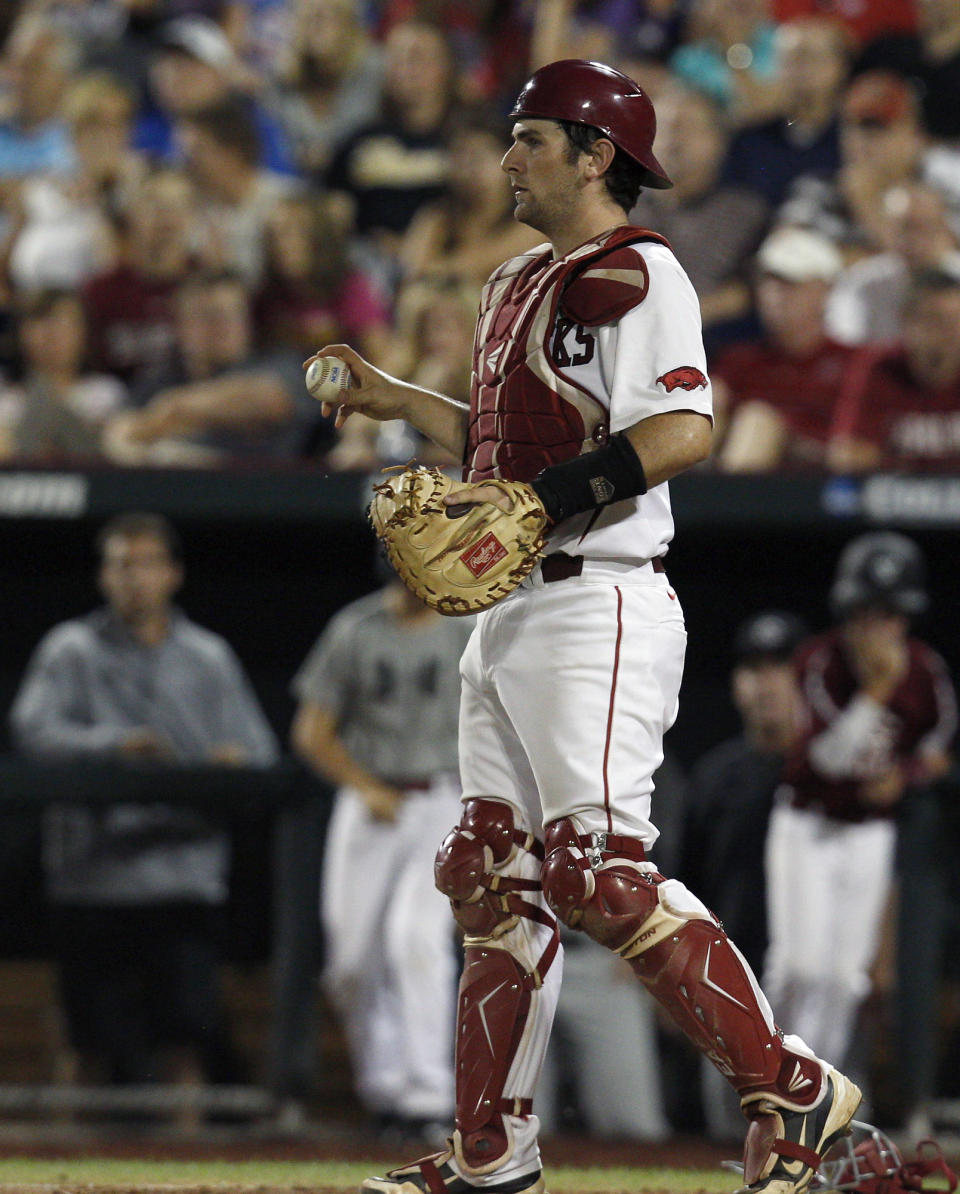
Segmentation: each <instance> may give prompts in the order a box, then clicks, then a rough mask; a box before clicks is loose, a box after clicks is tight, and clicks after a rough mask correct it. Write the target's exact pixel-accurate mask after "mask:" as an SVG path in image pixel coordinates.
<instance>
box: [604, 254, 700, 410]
mask: <svg viewBox="0 0 960 1194" xmlns="http://www.w3.org/2000/svg"><path fill="white" fill-rule="evenodd" d="M643 256H644V260H645V262H646V268H647V273H648V276H649V285H648V289H647V294H646V296H645V297H644V300H643V302H641V303H639V304H638V305H637V306H635V307H633V308H632V309H631V310H629V311H628V312H627V313H626V314H625V315H624V316H623V317H622V318H621V319H620V320H618V321H617V322H616V323H615V324H611V325H609V326H607V327H604V328H601V329H599V337H598V338H599V347H600V358H601V368H602V369H603V370H604V373H605V374H606V377H605V380H606V383H607V387H608V389H609V393H610V429H611V431H621V430H623V429H624V428H626V427H630V426H632V425H633V424H634V423H638V422H640V420H642V419H647V418H650V416H651V415H660V414H666V413H669V412H670V411H680V410H690V411H695V412H697V413H698V414H702V415H706V416H707V418H709V419H711V420H712V418H713V391H712V388H711V385H710V379H709V377H708V376H707V361H706V354H705V352H704V347H703V331H702V326H701V322H700V303H699V301H698V299H697V295H696V292H695V291H694V289H693V285H692V284H691V282H690V279H689V278H688V277H687V275H686V274H685V273H684V271H683V269H682V268H681V266H680V264H679V262H678V261H677V259H676V258H675V257H674V255H673V254H672V253H671V252H670V250H669V249H667V248H666V247H665V246H662V245H644V246H643Z"/></svg>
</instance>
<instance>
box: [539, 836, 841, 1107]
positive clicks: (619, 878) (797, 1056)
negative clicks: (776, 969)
mask: <svg viewBox="0 0 960 1194" xmlns="http://www.w3.org/2000/svg"><path fill="white" fill-rule="evenodd" d="M542 882H543V890H544V895H545V896H546V898H547V902H548V903H549V904H550V907H551V908H553V910H554V911H555V912H556V913H557V915H558V916H559V917H560V919H561V920H562V921H564V923H565V924H568V925H572V926H574V927H576V928H579V929H581V930H582V931H583V932H585V933H586V934H587V935H588V936H590V937H592V938H593V939H594V940H595V941H599V942H600V943H601V944H602V945H605V946H606V947H607V948H608V949H611V950H614V951H615V952H616V953H618V954H620V955H621V956H622V957H624V958H625V959H626V960H627V961H628V962H629V963H630V966H631V967H632V969H633V970H634V972H635V973H636V975H637V976H638V977H639V979H640V980H641V982H642V983H643V984H644V986H645V987H646V988H647V990H649V991H650V993H651V994H652V995H653V996H654V998H655V999H656V1000H657V1001H658V1003H660V1005H661V1006H662V1007H663V1009H664V1010H665V1011H666V1012H668V1013H669V1015H670V1016H671V1017H672V1018H673V1019H674V1020H675V1021H676V1023H677V1025H678V1026H679V1027H680V1028H681V1029H682V1030H683V1032H684V1033H685V1035H686V1036H687V1037H688V1039H689V1040H690V1041H691V1043H692V1044H694V1045H695V1046H696V1047H697V1048H698V1049H700V1051H701V1052H702V1053H704V1054H706V1056H707V1057H709V1058H710V1060H711V1061H712V1062H713V1063H714V1065H716V1066H717V1068H718V1069H719V1070H720V1071H721V1073H723V1074H724V1075H725V1076H726V1077H727V1078H728V1079H729V1081H730V1082H731V1084H732V1085H733V1086H734V1087H735V1088H736V1090H738V1091H739V1092H740V1094H741V1095H743V1096H747V1097H756V1098H760V1097H764V1098H768V1099H774V1100H775V1101H778V1102H779V1103H780V1104H781V1105H783V1106H806V1105H808V1102H809V1101H810V1100H811V1099H814V1098H816V1097H818V1095H819V1092H820V1090H821V1088H822V1073H821V1069H820V1065H819V1062H818V1061H817V1059H816V1058H815V1057H813V1056H812V1055H809V1056H807V1055H806V1054H805V1053H804V1052H803V1051H802V1050H797V1049H793V1048H785V1047H784V1043H783V1036H782V1034H781V1033H780V1032H779V1031H778V1029H777V1027H776V1025H775V1024H774V1022H773V1016H772V1013H771V1012H770V1008H769V1005H768V1004H767V1001H766V998H765V997H764V995H763V993H762V992H761V991H760V988H759V987H758V986H757V983H756V979H755V978H754V977H753V974H752V973H751V971H750V968H749V967H748V966H747V964H746V962H745V961H744V959H743V956H742V955H741V954H740V952H739V950H737V948H736V946H734V944H733V942H732V941H730V940H729V938H728V937H727V935H726V933H725V932H724V931H723V927H722V925H721V924H720V922H719V921H718V920H717V918H716V917H715V916H714V915H713V914H712V913H711V912H710V911H709V909H708V908H707V907H706V906H705V905H704V904H703V903H701V901H700V900H698V899H697V898H696V896H694V895H693V894H692V893H691V892H689V891H688V890H687V889H686V887H684V885H683V884H682V883H679V882H678V881H677V880H676V879H665V878H664V877H663V876H662V875H661V874H659V873H658V872H657V871H656V870H654V869H653V867H652V865H651V864H650V863H648V862H646V860H645V857H644V852H643V847H642V845H641V843H640V842H638V841H636V840H634V839H631V838H624V837H620V836H619V835H615V834H581V833H580V832H579V826H578V825H577V824H576V822H575V821H574V820H573V819H572V818H564V819H563V820H560V821H555V822H552V823H551V824H550V825H548V826H547V835H546V859H545V861H544V864H543V868H542Z"/></svg>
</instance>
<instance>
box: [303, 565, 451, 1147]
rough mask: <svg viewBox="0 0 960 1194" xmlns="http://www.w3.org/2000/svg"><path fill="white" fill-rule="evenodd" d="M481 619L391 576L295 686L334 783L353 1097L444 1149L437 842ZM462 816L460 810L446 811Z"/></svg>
mask: <svg viewBox="0 0 960 1194" xmlns="http://www.w3.org/2000/svg"><path fill="white" fill-rule="evenodd" d="M472 622H473V619H471V618H444V617H441V616H440V615H439V614H436V613H434V612H433V611H432V610H430V609H428V608H427V607H426V606H425V605H422V604H421V602H420V601H419V600H418V599H417V598H416V597H414V596H413V595H412V594H411V593H410V592H408V591H407V589H406V588H405V587H404V586H403V585H402V584H401V582H400V581H399V580H397V579H396V577H393V579H392V580H391V581H390V582H389V583H388V584H387V585H386V587H385V588H383V589H382V590H380V591H379V592H376V593H372V594H370V595H369V596H367V597H363V598H361V599H360V600H359V601H355V602H352V603H351V604H350V605H348V606H346V607H345V608H343V609H342V610H340V611H339V613H337V614H336V615H335V616H334V617H333V618H332V619H331V620H330V622H329V623H328V624H327V626H326V628H325V629H324V631H323V633H322V634H321V636H320V638H319V640H318V641H317V643H316V645H315V646H314V648H313V650H312V651H311V652H310V654H309V656H308V657H307V659H306V662H305V663H304V665H303V667H302V668H301V669H300V671H299V672H298V674H297V676H296V678H295V679H294V682H293V689H294V693H295V695H296V697H297V698H298V700H299V707H298V710H297V715H296V718H295V720H294V725H293V746H294V749H295V750H296V752H297V753H298V754H299V755H300V756H301V757H302V758H303V759H304V760H305V762H306V763H307V764H308V765H309V766H310V767H312V768H313V769H314V770H315V771H317V772H318V773H319V774H320V775H322V776H323V777H324V778H325V779H327V780H329V781H330V782H331V783H333V784H335V785H337V787H338V789H339V790H338V793H337V798H336V803H335V805H334V810H333V814H332V817H331V821H330V826H329V829H328V832H327V841H326V848H325V852H324V860H323V872H322V873H323V879H322V898H321V905H322V919H323V927H324V933H325V943H326V969H325V976H324V977H325V981H326V985H327V989H328V991H329V993H330V996H331V998H332V1000H333V1002H334V1004H335V1006H336V1007H337V1009H338V1011H339V1013H340V1016H341V1019H342V1021H343V1024H344V1027H345V1030H346V1034H347V1039H348V1044H349V1048H350V1053H351V1060H352V1062H353V1069H354V1077H355V1082H356V1087H357V1093H358V1095H359V1096H360V1099H361V1101H362V1102H363V1103H364V1105H365V1106H366V1108H367V1109H368V1110H369V1111H370V1112H371V1113H372V1114H373V1115H374V1116H375V1117H376V1118H377V1120H378V1122H379V1123H380V1125H381V1126H382V1127H383V1128H385V1129H387V1130H388V1132H389V1133H390V1134H392V1135H400V1136H408V1137H410V1138H417V1139H421V1140H423V1141H425V1142H426V1143H430V1144H436V1143H438V1141H439V1136H440V1134H441V1133H443V1132H444V1131H445V1127H444V1125H445V1123H446V1121H447V1119H448V1118H449V1115H450V1113H451V1110H452V1107H453V1028H454V1013H455V996H456V959H455V955H454V949H453V926H452V924H451V922H450V915H449V907H448V904H447V901H446V899H445V898H444V896H442V895H441V894H440V892H438V891H437V890H436V888H435V887H434V883H433V855H434V853H435V845H434V843H435V841H436V840H439V839H440V838H442V837H443V835H444V834H445V833H446V832H447V831H448V830H449V828H450V825H451V824H454V823H455V822H456V819H457V817H458V816H459V814H460V806H459V797H460V784H459V774H458V764H457V720H458V711H459V705H460V672H459V662H460V656H461V654H462V653H463V649H464V647H465V646H466V641H467V639H468V637H469V635H470V631H471V629H472ZM451 818H452V820H451Z"/></svg>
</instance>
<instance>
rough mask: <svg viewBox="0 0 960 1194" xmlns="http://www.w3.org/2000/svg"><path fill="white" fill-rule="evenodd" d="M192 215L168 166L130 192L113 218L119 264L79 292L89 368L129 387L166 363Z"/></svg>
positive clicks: (186, 267)
mask: <svg viewBox="0 0 960 1194" xmlns="http://www.w3.org/2000/svg"><path fill="white" fill-rule="evenodd" d="M196 211H197V204H196V196H195V194H194V191H193V187H192V185H191V183H190V181H189V179H187V178H186V177H185V176H184V175H183V174H182V173H181V172H180V171H178V170H173V169H171V168H170V167H164V168H161V169H160V170H158V171H156V172H155V173H153V174H150V175H148V176H147V177H146V178H145V179H144V180H143V181H142V182H141V184H140V185H139V187H137V188H136V189H135V190H134V192H133V197H132V199H131V202H130V205H129V207H128V208H127V210H126V212H125V214H124V216H123V218H122V221H121V251H120V260H119V261H118V263H117V264H116V265H115V266H113V268H111V269H109V270H107V271H106V272H105V273H102V274H98V275H96V276H95V277H93V278H91V280H90V281H89V282H88V283H87V284H86V286H85V287H84V288H83V300H84V305H85V307H86V310H87V320H88V323H89V328H90V358H91V363H92V365H93V366H94V368H97V369H99V370H101V371H102V372H104V373H113V374H116V376H118V377H119V378H121V379H122V380H123V381H125V382H127V383H128V384H130V383H132V382H133V381H134V380H135V379H136V378H137V377H138V375H139V374H140V373H142V372H144V371H147V370H150V369H156V368H159V367H160V366H161V365H162V363H163V362H164V361H165V360H166V358H167V355H168V354H169V352H170V350H171V348H172V345H173V339H174V329H173V310H172V298H173V294H174V292H175V290H176V288H177V286H179V284H180V283H181V282H182V281H183V279H184V278H185V277H186V276H187V274H188V273H189V271H190V270H191V269H193V268H195V267H196V265H197V264H198V255H197V252H196V250H197V249H198V248H199V246H198V245H196V243H195V239H194V238H195V235H196Z"/></svg>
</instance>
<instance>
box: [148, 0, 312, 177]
mask: <svg viewBox="0 0 960 1194" xmlns="http://www.w3.org/2000/svg"><path fill="white" fill-rule="evenodd" d="M150 82H151V96H152V98H153V100H154V102H153V104H149V105H146V106H145V107H144V110H143V112H142V114H141V117H140V121H139V123H138V127H137V133H136V144H137V146H138V148H140V149H143V150H144V151H145V152H147V153H149V154H150V155H151V156H153V157H157V158H161V159H165V160H174V161H175V160H176V159H177V155H178V146H177V143H176V137H177V124H178V122H179V121H180V120H182V119H183V118H184V117H186V116H189V115H191V114H192V113H194V112H197V111H199V110H200V109H208V108H215V107H218V106H220V105H226V104H230V105H232V106H233V107H234V109H235V110H236V111H237V112H238V117H237V118H238V119H242V120H243V122H244V124H249V125H250V126H251V127H252V129H253V130H254V134H255V136H254V137H253V138H252V140H253V143H254V144H255V145H256V152H257V157H256V164H257V165H258V166H262V167H264V169H268V170H273V171H276V172H278V173H281V174H291V173H295V172H296V164H295V162H294V158H293V153H292V151H291V148H290V145H289V144H288V142H287V138H286V134H285V133H284V130H283V127H282V126H281V125H280V123H279V122H278V121H277V120H276V119H275V118H274V116H273V115H272V114H271V112H270V111H269V110H268V108H267V107H266V105H264V104H263V103H261V101H260V100H259V99H258V98H257V97H256V95H255V94H252V91H253V87H254V80H253V79H251V78H250V77H249V74H248V71H247V68H246V67H245V65H244V64H243V62H242V61H241V59H240V58H239V57H238V55H237V53H236V51H235V49H234V47H233V46H232V45H231V43H230V39H229V38H228V37H227V35H226V33H225V32H224V30H223V29H222V28H221V27H220V25H218V24H217V22H216V21H213V20H211V19H209V18H208V17H204V16H200V15H192V16H184V17H180V18H178V19H177V20H174V21H170V22H169V23H167V24H164V25H163V26H162V27H161V29H160V31H159V33H158V44H157V48H156V50H155V51H154V57H153V61H152V63H151V68H150Z"/></svg>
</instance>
